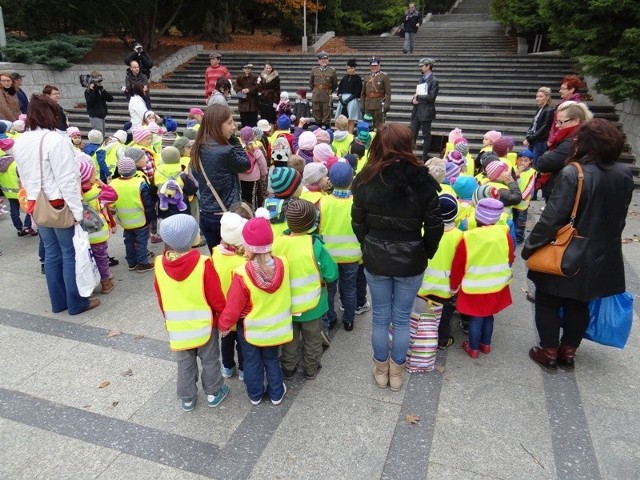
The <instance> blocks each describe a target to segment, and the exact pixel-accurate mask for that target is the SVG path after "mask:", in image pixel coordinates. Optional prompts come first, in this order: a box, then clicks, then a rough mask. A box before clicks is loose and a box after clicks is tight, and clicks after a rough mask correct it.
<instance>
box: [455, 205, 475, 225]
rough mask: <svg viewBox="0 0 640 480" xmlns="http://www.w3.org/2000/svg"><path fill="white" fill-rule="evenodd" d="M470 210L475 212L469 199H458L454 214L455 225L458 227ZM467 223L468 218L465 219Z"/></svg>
mask: <svg viewBox="0 0 640 480" xmlns="http://www.w3.org/2000/svg"><path fill="white" fill-rule="evenodd" d="M470 212H475V209H474V206H473V204H472V203H471V202H470V201H469V200H458V215H457V216H456V227H459V226H460V224H461V223H462V221H463V220H464V219H465V218H467V217H469V215H470V214H471V213H470ZM467 223H468V220H467Z"/></svg>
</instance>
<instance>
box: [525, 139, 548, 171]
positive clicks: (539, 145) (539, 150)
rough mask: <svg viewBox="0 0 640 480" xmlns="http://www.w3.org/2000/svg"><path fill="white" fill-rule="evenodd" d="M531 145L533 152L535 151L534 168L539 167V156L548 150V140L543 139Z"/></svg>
mask: <svg viewBox="0 0 640 480" xmlns="http://www.w3.org/2000/svg"><path fill="white" fill-rule="evenodd" d="M529 147H531V153H533V168H535V169H537V168H538V158H540V157H541V156H542V154H543V153H544V152H546V151H547V142H546V140H543V141H542V142H535V143H534V144H533V145H529Z"/></svg>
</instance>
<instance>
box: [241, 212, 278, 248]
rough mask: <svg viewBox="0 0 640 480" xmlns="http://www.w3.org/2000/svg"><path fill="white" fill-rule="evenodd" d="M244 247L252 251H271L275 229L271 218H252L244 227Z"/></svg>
mask: <svg viewBox="0 0 640 480" xmlns="http://www.w3.org/2000/svg"><path fill="white" fill-rule="evenodd" d="M242 240H243V242H244V248H245V249H246V250H247V251H249V252H252V253H267V252H270V251H271V244H272V243H273V230H271V223H269V220H267V219H266V218H262V217H257V218H252V219H251V220H249V221H248V222H247V223H246V224H245V225H244V227H243V228H242Z"/></svg>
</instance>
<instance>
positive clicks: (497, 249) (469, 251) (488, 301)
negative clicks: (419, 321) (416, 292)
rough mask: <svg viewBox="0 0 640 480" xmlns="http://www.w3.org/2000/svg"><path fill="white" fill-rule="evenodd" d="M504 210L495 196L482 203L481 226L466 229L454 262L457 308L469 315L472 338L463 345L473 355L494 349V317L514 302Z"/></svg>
mask: <svg viewBox="0 0 640 480" xmlns="http://www.w3.org/2000/svg"><path fill="white" fill-rule="evenodd" d="M503 210H504V206H503V205H502V202H500V201H499V200H496V199H494V198H483V199H482V200H480V201H479V202H478V205H476V211H475V220H476V223H477V225H478V228H474V229H471V230H468V231H466V232H464V234H463V236H462V241H461V242H460V244H459V245H458V247H457V249H456V252H455V254H454V257H453V263H452V265H451V277H450V280H449V286H450V288H451V291H452V292H453V293H457V294H458V298H457V301H456V308H457V310H458V311H459V312H460V313H461V314H465V315H467V316H468V317H469V326H468V328H469V340H468V341H465V342H463V343H462V348H463V349H464V351H465V352H467V354H468V355H469V356H470V357H471V358H478V356H479V353H480V352H482V353H484V354H489V352H491V338H492V335H493V321H494V318H493V316H494V315H495V314H496V313H498V312H500V311H502V310H504V309H505V308H506V307H508V306H509V305H511V303H512V302H511V292H510V290H509V284H510V283H511V279H512V273H511V264H512V263H513V260H514V245H513V240H512V239H511V236H510V235H509V232H508V229H507V227H506V225H496V222H497V221H498V219H499V218H500V215H501V214H502V212H503Z"/></svg>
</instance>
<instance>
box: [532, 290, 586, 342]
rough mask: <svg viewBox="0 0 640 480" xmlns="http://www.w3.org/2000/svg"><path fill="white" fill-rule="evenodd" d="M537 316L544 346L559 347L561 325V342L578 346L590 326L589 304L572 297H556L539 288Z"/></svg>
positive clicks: (537, 325)
mask: <svg viewBox="0 0 640 480" xmlns="http://www.w3.org/2000/svg"><path fill="white" fill-rule="evenodd" d="M560 308H562V318H560ZM535 318H536V327H537V329H538V335H540V346H541V347H542V348H558V337H559V336H560V328H561V327H562V338H561V339H560V343H561V344H562V345H567V346H569V347H575V348H578V347H579V346H580V342H581V341H582V338H583V337H584V332H585V331H586V330H587V327H588V326H589V304H588V303H587V302H581V301H580V300H574V299H572V298H563V297H556V296H555V295H550V294H548V293H544V292H541V291H540V290H539V289H538V290H536V313H535Z"/></svg>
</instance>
